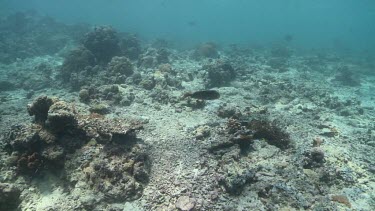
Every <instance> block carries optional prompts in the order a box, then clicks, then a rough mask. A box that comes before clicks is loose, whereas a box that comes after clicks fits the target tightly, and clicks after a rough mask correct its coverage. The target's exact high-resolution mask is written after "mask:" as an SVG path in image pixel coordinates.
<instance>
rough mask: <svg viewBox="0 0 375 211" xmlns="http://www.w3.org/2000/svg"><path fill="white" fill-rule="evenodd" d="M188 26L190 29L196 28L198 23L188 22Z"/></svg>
mask: <svg viewBox="0 0 375 211" xmlns="http://www.w3.org/2000/svg"><path fill="white" fill-rule="evenodd" d="M187 25H188V26H190V27H194V26H196V25H197V22H196V21H189V22H187Z"/></svg>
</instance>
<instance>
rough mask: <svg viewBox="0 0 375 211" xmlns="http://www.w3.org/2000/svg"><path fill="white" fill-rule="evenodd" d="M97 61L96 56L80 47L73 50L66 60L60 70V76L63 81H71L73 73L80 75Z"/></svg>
mask: <svg viewBox="0 0 375 211" xmlns="http://www.w3.org/2000/svg"><path fill="white" fill-rule="evenodd" d="M95 64H96V59H95V56H94V54H92V53H91V51H89V50H88V49H87V48H85V47H79V48H77V49H75V50H72V51H71V52H70V53H69V54H68V55H67V57H66V58H65V60H64V63H63V65H62V66H61V68H60V76H61V77H62V79H63V81H65V82H69V81H71V74H72V73H79V72H81V71H83V70H84V69H85V68H86V67H88V66H94V65H95Z"/></svg>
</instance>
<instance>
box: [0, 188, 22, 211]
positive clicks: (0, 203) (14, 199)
mask: <svg viewBox="0 0 375 211" xmlns="http://www.w3.org/2000/svg"><path fill="white" fill-rule="evenodd" d="M20 195H21V190H20V189H18V188H17V187H16V186H15V185H13V184H9V183H0V210H16V209H17V207H18V205H19V203H20V202H21V200H20V198H19V197H20Z"/></svg>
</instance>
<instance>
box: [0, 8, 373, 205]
mask: <svg viewBox="0 0 375 211" xmlns="http://www.w3.org/2000/svg"><path fill="white" fill-rule="evenodd" d="M47 28H50V31H49V30H47ZM90 28H91V29H90ZM0 29H1V30H0V37H1V38H3V39H0V46H1V47H4V48H1V50H0V73H1V75H2V78H1V79H0V131H1V133H0V160H1V162H0V210H186V211H198V210H353V209H355V210H374V204H375V203H374V201H375V196H374V194H373V193H374V192H375V191H374V189H375V188H374V187H375V186H374V181H375V180H374V173H375V158H374V156H373V153H372V152H373V151H374V147H375V144H374V141H373V140H374V137H375V132H374V131H375V129H374V128H375V127H374V124H373V122H374V121H373V120H374V116H375V109H374V106H373V99H374V98H375V95H374V94H373V93H372V92H371V90H372V87H373V84H372V83H373V81H375V79H374V77H373V74H372V75H371V74H370V73H372V71H371V70H372V69H373V67H374V64H373V61H372V60H371V59H368V58H367V59H364V57H351V56H349V55H348V54H346V55H340V54H338V53H337V52H330V51H329V50H317V49H315V50H311V49H309V50H308V49H306V51H303V52H302V53H301V52H300V50H301V49H294V48H293V45H291V44H290V43H291V41H288V42H282V43H280V44H270V45H269V46H268V45H265V46H257V45H251V46H245V45H239V44H233V45H230V46H224V45H223V44H222V43H213V42H208V43H203V44H201V45H197V47H195V48H194V47H193V48H192V49H191V48H190V49H180V48H178V46H176V48H174V47H173V45H172V44H176V43H172V41H168V40H164V39H162V38H161V39H157V40H147V39H143V37H142V39H141V38H140V37H139V36H137V35H135V34H133V33H130V32H121V31H118V30H117V29H115V28H113V27H110V26H96V27H90V26H86V25H82V27H78V26H77V25H65V24H61V23H58V22H57V21H54V20H53V19H50V18H47V17H42V16H39V15H37V14H34V13H32V12H24V13H18V14H14V15H11V16H9V17H7V18H3V19H1V21H0ZM39 39H41V40H46V42H45V43H39V42H40V40H39ZM20 49H22V50H20ZM33 49H34V50H35V51H34V50H33ZM45 54H48V55H45ZM369 58H371V57H370V55H369ZM38 96H39V97H38Z"/></svg>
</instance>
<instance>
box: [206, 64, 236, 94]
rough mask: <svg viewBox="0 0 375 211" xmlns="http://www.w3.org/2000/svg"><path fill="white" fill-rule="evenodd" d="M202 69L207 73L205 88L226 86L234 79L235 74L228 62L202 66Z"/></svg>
mask: <svg viewBox="0 0 375 211" xmlns="http://www.w3.org/2000/svg"><path fill="white" fill-rule="evenodd" d="M203 69H204V70H206V71H207V75H206V77H205V86H206V88H213V87H222V86H226V85H228V84H229V83H230V82H231V81H232V80H233V79H234V78H235V77H236V72H235V70H234V68H233V67H232V65H231V64H230V63H229V62H224V61H218V62H215V63H213V64H209V65H205V66H203Z"/></svg>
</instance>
